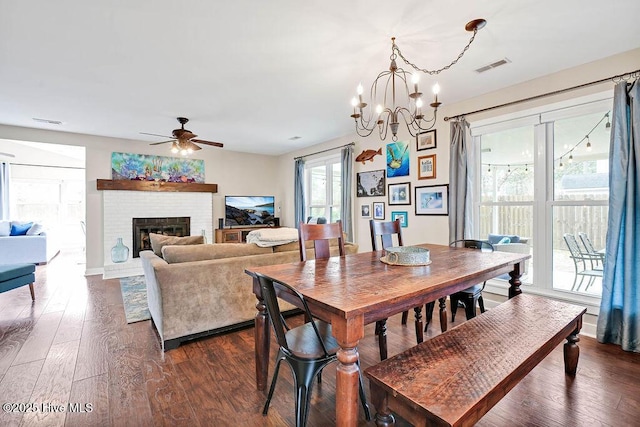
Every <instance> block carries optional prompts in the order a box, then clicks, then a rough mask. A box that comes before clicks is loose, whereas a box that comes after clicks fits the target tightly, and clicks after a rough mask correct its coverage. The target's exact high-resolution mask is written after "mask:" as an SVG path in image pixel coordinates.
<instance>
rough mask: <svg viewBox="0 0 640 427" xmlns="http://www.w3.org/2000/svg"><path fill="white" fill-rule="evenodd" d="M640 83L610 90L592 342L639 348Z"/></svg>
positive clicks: (624, 84) (618, 85)
mask: <svg viewBox="0 0 640 427" xmlns="http://www.w3.org/2000/svg"><path fill="white" fill-rule="evenodd" d="M639 85H640V83H638V80H636V81H635V82H633V83H627V82H621V83H618V84H617V85H616V87H615V90H614V97H613V117H612V120H611V144H610V152H609V156H610V157H609V224H608V229H607V243H606V258H605V265H604V277H603V281H602V301H601V303H600V315H599V316H598V329H597V336H598V341H600V342H603V343H614V344H618V345H620V346H621V347H622V349H623V350H627V351H635V352H640V323H639V320H640V319H639V318H638V313H640V295H639V294H640V243H639V242H638V236H640V175H639V170H638V168H639V167H640V105H638V98H639V97H640V89H639Z"/></svg>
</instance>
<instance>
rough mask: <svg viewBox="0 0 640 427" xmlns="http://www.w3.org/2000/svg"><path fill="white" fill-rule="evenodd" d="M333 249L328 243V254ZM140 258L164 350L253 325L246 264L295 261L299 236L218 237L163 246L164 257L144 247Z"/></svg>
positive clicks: (354, 249) (253, 300)
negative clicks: (261, 241)
mask: <svg viewBox="0 0 640 427" xmlns="http://www.w3.org/2000/svg"><path fill="white" fill-rule="evenodd" d="M309 243H311V242H309ZM337 249H338V248H337V246H333V247H332V255H337ZM307 250H308V251H313V249H307ZM345 250H346V253H347V254H352V253H356V252H357V251H358V246H357V245H355V244H351V243H347V244H345ZM309 257H310V258H313V253H311V254H309ZM140 258H141V260H142V266H143V269H144V276H145V280H146V282H147V300H148V303H149V311H150V313H151V318H152V321H153V323H154V324H155V326H156V329H157V330H158V334H159V335H160V340H161V341H162V347H163V349H164V350H165V351H166V350H170V349H173V348H176V347H178V346H179V345H180V343H181V342H183V341H187V340H190V339H194V338H198V337H202V336H206V335H210V334H214V333H221V332H225V331H229V330H234V329H237V328H241V327H246V326H249V325H252V324H253V319H254V317H255V314H256V312H257V310H256V308H255V305H256V303H257V299H256V297H255V296H254V294H253V290H252V279H251V277H249V276H248V275H247V274H246V273H245V269H247V268H250V267H257V266H264V265H272V264H283V263H289V262H296V261H299V260H300V254H299V251H298V242H293V243H289V244H285V245H280V246H274V247H267V248H263V247H259V246H257V245H256V244H253V243H251V244H245V243H217V244H204V245H188V246H164V247H163V248H162V257H160V256H158V255H156V254H155V253H154V252H153V251H142V252H140ZM290 308H293V307H292V306H290Z"/></svg>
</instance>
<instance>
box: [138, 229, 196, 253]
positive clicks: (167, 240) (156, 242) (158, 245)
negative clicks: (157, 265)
mask: <svg viewBox="0 0 640 427" xmlns="http://www.w3.org/2000/svg"><path fill="white" fill-rule="evenodd" d="M149 240H150V241H151V249H152V250H153V253H154V254H156V255H158V256H159V257H162V248H163V247H164V246H169V245H200V244H204V236H185V237H176V236H165V235H163V234H155V233H149Z"/></svg>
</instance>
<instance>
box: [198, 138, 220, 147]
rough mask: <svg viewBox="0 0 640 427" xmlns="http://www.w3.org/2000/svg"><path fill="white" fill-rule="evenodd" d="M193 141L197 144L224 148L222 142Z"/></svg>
mask: <svg viewBox="0 0 640 427" xmlns="http://www.w3.org/2000/svg"><path fill="white" fill-rule="evenodd" d="M191 141H192V142H197V143H198V144H205V145H213V146H214V147H224V144H223V143H221V142H211V141H204V140H202V139H192V140H191Z"/></svg>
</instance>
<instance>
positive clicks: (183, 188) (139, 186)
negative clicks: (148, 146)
mask: <svg viewBox="0 0 640 427" xmlns="http://www.w3.org/2000/svg"><path fill="white" fill-rule="evenodd" d="M97 189H98V190H128V191H166V192H173V193H176V192H189V193H217V192H218V184H199V183H195V182H161V181H129V180H125V179H123V180H111V179H98V180H97Z"/></svg>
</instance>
